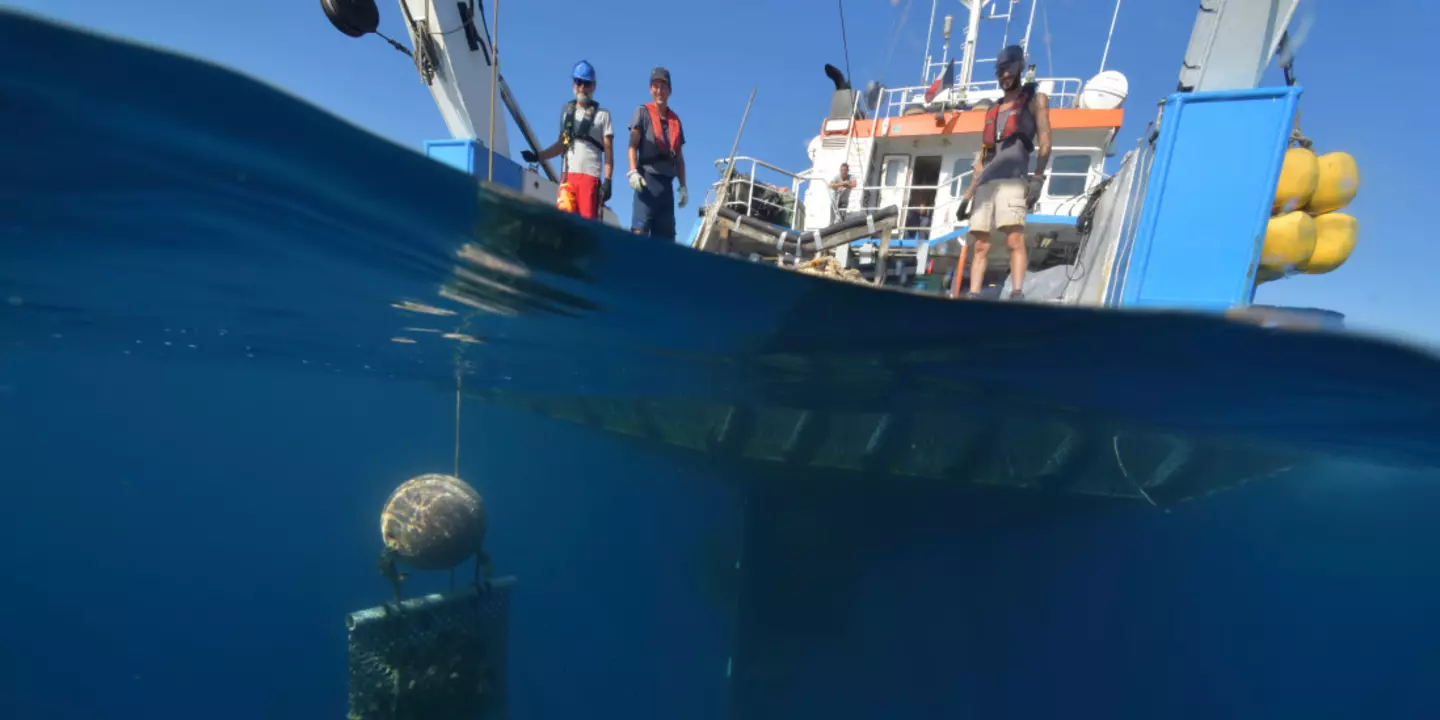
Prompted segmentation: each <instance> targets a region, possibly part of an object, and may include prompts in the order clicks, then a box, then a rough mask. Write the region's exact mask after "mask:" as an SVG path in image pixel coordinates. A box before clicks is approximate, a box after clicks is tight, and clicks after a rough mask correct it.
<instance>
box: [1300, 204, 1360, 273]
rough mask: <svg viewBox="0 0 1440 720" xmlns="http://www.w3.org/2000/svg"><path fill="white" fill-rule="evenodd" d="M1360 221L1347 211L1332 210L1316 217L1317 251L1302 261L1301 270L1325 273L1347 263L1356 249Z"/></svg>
mask: <svg viewBox="0 0 1440 720" xmlns="http://www.w3.org/2000/svg"><path fill="white" fill-rule="evenodd" d="M1359 235H1360V221H1359V220H1356V219H1355V218H1354V216H1351V215H1346V214H1345V213H1340V212H1332V213H1325V214H1324V215H1320V216H1317V217H1316V218H1315V251H1314V252H1312V253H1311V254H1310V258H1309V259H1307V260H1306V261H1305V262H1304V263H1302V264H1301V265H1300V266H1299V267H1300V271H1301V272H1305V273H1309V274H1311V275H1323V274H1325V273H1328V272H1330V271H1331V270H1334V269H1335V268H1338V267H1340V266H1341V265H1344V264H1345V261H1346V260H1349V259H1350V253H1352V252H1354V250H1355V239H1356V237H1358V236H1359Z"/></svg>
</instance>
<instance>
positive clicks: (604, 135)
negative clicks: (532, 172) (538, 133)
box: [520, 60, 615, 220]
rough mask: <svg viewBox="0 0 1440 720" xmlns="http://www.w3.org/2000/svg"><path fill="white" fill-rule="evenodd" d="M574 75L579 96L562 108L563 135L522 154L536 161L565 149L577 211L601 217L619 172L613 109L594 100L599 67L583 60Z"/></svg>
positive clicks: (564, 172) (563, 174)
mask: <svg viewBox="0 0 1440 720" xmlns="http://www.w3.org/2000/svg"><path fill="white" fill-rule="evenodd" d="M570 75H571V79H572V80H573V81H574V83H575V99H574V100H571V101H569V102H567V103H565V107H564V108H563V109H562V110H561V111H560V139H559V140H556V141H555V144H554V145H551V146H550V147H548V148H545V149H544V150H541V151H540V153H539V154H538V155H537V154H536V153H533V152H530V151H529V150H523V151H521V153H520V157H522V158H524V159H525V162H528V163H535V162H539V161H541V160H549V159H550V158H552V157H555V156H556V155H559V154H560V153H562V152H563V153H565V159H564V161H563V165H562V166H561V170H560V182H561V183H569V184H570V186H571V187H573V188H575V211H576V212H577V213H579V215H580V217H583V218H588V219H590V220H599V219H600V208H601V207H602V206H603V205H604V204H605V203H606V202H607V201H608V200H609V199H610V178H611V177H613V176H614V174H615V128H614V126H613V125H612V124H611V122H610V111H609V110H605V109H603V108H601V107H600V105H599V103H596V102H595V100H594V96H595V68H594V67H592V66H591V65H590V63H589V62H586V61H584V60H581V61H580V62H578V63H575V68H574V69H573V70H572V71H571V72H570ZM602 155H603V156H604V157H603V160H602V157H601V156H602ZM602 178H603V179H602Z"/></svg>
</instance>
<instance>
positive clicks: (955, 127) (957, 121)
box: [821, 108, 1125, 138]
mask: <svg viewBox="0 0 1440 720" xmlns="http://www.w3.org/2000/svg"><path fill="white" fill-rule="evenodd" d="M1124 121H1125V111H1124V110H1123V109H1120V108H1117V109H1114V110H1090V109H1082V108H1063V109H1052V110H1051V111H1050V129H1051V130H1096V129H1104V128H1118V127H1120V125H1121V124H1122V123H1123V122H1124ZM983 129H985V111H984V110H966V111H964V112H955V111H950V112H946V113H945V117H944V119H943V120H942V121H941V122H940V123H938V124H937V123H936V122H935V114H934V113H924V114H921V115H905V116H901V117H892V118H890V120H889V129H888V131H887V129H886V121H885V120H858V121H856V122H855V137H857V138H868V137H870V136H871V134H872V133H874V134H875V135H877V136H879V137H891V138H897V137H922V136H928V135H963V134H966V133H979V132H980V131H981V130H983ZM821 134H822V135H827V136H834V135H845V134H846V130H825V129H824V125H823V124H822V125H821Z"/></svg>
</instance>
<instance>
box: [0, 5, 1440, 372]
mask: <svg viewBox="0 0 1440 720" xmlns="http://www.w3.org/2000/svg"><path fill="white" fill-rule="evenodd" d="M7 4H8V5H10V6H18V7H20V8H25V9H28V10H32V11H35V12H38V13H41V14H44V15H47V16H49V17H52V18H57V19H60V20H64V21H68V22H72V23H76V24H79V25H82V26H85V27H89V28H93V29H96V30H99V31H102V32H106V33H111V34H116V35H121V36H125V37H129V38H134V39H137V40H140V41H142V42H146V43H150V44H153V45H158V46H161V47H165V48H169V49H173V50H178V51H181V52H184V53H188V54H191V55H195V56H198V57H202V58H205V59H209V60H212V61H215V62H218V63H220V64H222V65H225V66H227V67H230V68H233V69H236V70H239V71H241V72H244V73H246V74H249V75H251V76H253V77H257V78H260V79H262V80H265V81H267V82H269V83H271V84H272V85H275V86H277V87H280V88H283V89H285V90H287V91H289V92H290V93H293V94H295V95H297V96H300V97H302V98H305V99H308V100H309V101H310V102H312V103H315V104H316V105H319V106H321V107H323V108H325V109H327V110H329V111H331V112H333V113H335V114H336V115H339V116H341V117H343V118H345V119H347V120H349V121H350V122H353V123H355V124H357V125H359V126H361V127H364V128H367V129H369V130H371V131H373V132H375V133H377V134H379V135H381V136H384V137H387V138H389V139H391V140H393V141H395V142H397V143H400V144H403V145H406V146H410V147H413V148H416V149H417V150H418V149H419V148H420V147H421V145H422V143H423V142H424V141H425V140H427V139H436V138H443V137H448V133H447V132H446V130H445V127H444V125H443V123H442V122H441V121H440V118H439V115H438V113H437V112H436V111H435V108H434V105H433V103H432V102H431V99H430V96H429V93H428V92H427V90H426V88H425V87H424V85H423V84H422V83H421V82H420V80H419V78H418V76H417V74H416V73H415V70H414V66H413V65H412V64H411V62H410V61H409V60H408V59H407V58H406V57H404V56H403V55H401V54H399V53H397V52H395V51H394V50H392V49H390V48H389V46H387V45H386V44H385V43H384V42H383V41H381V40H379V39H378V38H374V37H369V38H365V39H362V40H353V39H350V38H348V37H345V36H343V35H341V34H340V33H339V32H336V31H335V30H334V29H333V28H332V27H331V26H330V24H329V22H328V21H327V20H326V19H325V15H324V13H323V12H322V11H321V9H320V3H319V2H316V1H315V0H245V1H244V2H234V1H233V0H199V1H197V0H129V1H128V2H115V1H114V0H18V1H17V0H11V1H10V2H8V3H7ZM907 5H908V6H909V7H908V11H907V9H906V8H907ZM379 6H380V12H381V19H382V22H381V30H382V31H383V32H386V34H388V35H391V36H392V37H396V38H404V37H405V32H404V29H403V25H402V23H401V21H400V13H399V7H398V3H396V2H395V0H380V2H379ZM1196 6H1197V3H1195V2H1193V1H1191V2H1180V1H1175V0H1165V1H1164V2H1157V1H1156V0H1128V1H1126V2H1124V4H1123V5H1122V6H1121V11H1120V18H1119V23H1118V25H1117V27H1116V29H1115V40H1114V44H1113V45H1112V47H1111V50H1110V57H1109V61H1108V63H1107V66H1108V67H1110V68H1113V69H1118V70H1121V71H1123V72H1124V73H1125V74H1126V75H1127V76H1128V77H1129V79H1130V99H1129V101H1128V102H1127V103H1126V108H1127V121H1126V127H1125V129H1124V130H1123V131H1122V137H1121V142H1120V144H1119V146H1118V147H1119V148H1120V149H1121V150H1122V151H1123V150H1124V149H1127V148H1129V147H1133V145H1134V139H1135V138H1136V137H1137V136H1138V134H1139V133H1140V132H1141V131H1142V130H1143V128H1144V126H1145V124H1146V123H1148V122H1149V121H1150V120H1152V119H1153V118H1154V114H1155V112H1154V111H1155V101H1157V100H1159V99H1160V98H1161V97H1162V96H1163V95H1164V94H1165V93H1167V92H1170V91H1173V90H1174V88H1175V83H1176V81H1177V79H1178V72H1179V68H1180V60H1181V57H1182V55H1183V54H1184V50H1185V44H1186V42H1187V40H1188V39H1189V34H1190V28H1191V24H1192V23H1193V21H1194V17H1195V10H1196ZM767 7H768V8H769V9H767ZM1113 7H1114V5H1113V2H1112V0H1043V4H1042V5H1041V8H1042V11H1043V12H1042V13H1040V14H1038V15H1037V19H1036V31H1035V36H1034V40H1033V41H1032V46H1031V47H1032V55H1033V57H1034V59H1035V61H1036V62H1037V63H1038V65H1039V68H1038V69H1039V71H1040V73H1041V74H1042V75H1043V74H1050V73H1049V72H1047V67H1046V65H1047V62H1046V58H1045V55H1044V53H1045V49H1046V45H1045V43H1044V42H1043V38H1044V37H1045V34H1046V33H1045V23H1044V21H1045V20H1047V19H1048V26H1049V31H1050V32H1049V33H1048V34H1049V37H1050V43H1049V49H1050V52H1051V54H1052V56H1053V59H1054V63H1055V66H1056V70H1055V72H1054V74H1057V75H1063V76H1079V77H1089V76H1090V75H1092V74H1094V72H1095V71H1096V70H1098V68H1099V59H1100V53H1101V49H1102V47H1103V45H1104V42H1105V33H1106V30H1107V28H1108V26H1109V22H1110V16H1111V11H1112V9H1113ZM929 8H930V3H929V1H928V0H848V1H847V2H846V3H845V20H846V26H847V29H848V31H849V45H850V64H851V69H852V72H853V76H854V79H855V84H856V85H863V84H864V82H866V81H868V80H870V79H873V78H876V77H880V78H881V79H882V80H883V81H884V82H886V84H887V85H890V86H898V85H909V84H916V83H918V80H919V78H918V76H919V68H920V63H921V59H922V56H923V52H924V46H925V31H926V24H927V22H928V20H929ZM490 11H491V8H490V6H489V4H488V3H487V7H486V16H487V19H488V17H489V14H490ZM947 12H948V13H950V14H953V15H955V16H956V18H957V22H959V21H960V18H961V17H962V15H963V12H964V10H963V8H962V6H961V5H960V3H959V2H955V1H954V0H948V1H942V2H941V11H940V14H941V15H944V14H945V13H947ZM1301 12H1302V13H1303V12H1310V13H1312V14H1313V17H1314V25H1313V27H1312V28H1311V30H1310V32H1309V34H1308V36H1307V37H1306V40H1305V44H1304V46H1303V47H1302V48H1301V51H1300V57H1299V61H1298V63H1297V71H1298V73H1299V77H1300V82H1301V84H1302V85H1304V87H1305V94H1304V96H1303V97H1302V99H1301V105H1302V112H1303V125H1304V130H1305V133H1306V135H1308V136H1309V137H1310V138H1312V139H1313V140H1315V142H1316V149H1317V151H1319V152H1327V151H1331V150H1344V151H1346V152H1349V153H1351V154H1353V155H1354V156H1355V158H1356V160H1357V161H1358V163H1359V166H1360V175H1361V188H1360V194H1359V197H1357V198H1356V200H1355V202H1354V203H1352V204H1351V206H1350V208H1349V209H1348V211H1349V212H1351V213H1352V214H1354V215H1355V216H1356V217H1358V218H1359V220H1360V228H1361V231H1360V240H1359V244H1358V246H1357V248H1356V250H1355V253H1354V255H1353V256H1352V258H1351V260H1350V262H1349V263H1347V264H1346V265H1345V266H1343V267H1341V268H1340V269H1339V270H1337V271H1335V272H1333V273H1331V274H1330V275H1327V276H1321V277H1299V278H1291V279H1289V280H1285V281H1282V282H1279V283H1272V284H1270V285H1267V286H1266V287H1264V288H1262V289H1261V291H1260V296H1259V298H1258V301H1260V302H1264V303H1274V304H1285V305H1301V306H1314V307H1328V308H1333V309H1336V310H1339V311H1341V312H1344V313H1346V315H1347V316H1348V317H1349V318H1350V322H1351V324H1352V325H1353V326H1356V327H1360V328H1364V329H1367V330H1375V331H1381V332H1385V333H1389V334H1399V335H1403V336H1406V337H1408V338H1411V339H1415V340H1420V341H1422V342H1426V343H1427V344H1440V316H1437V315H1436V314H1435V313H1433V312H1431V313H1427V312H1426V311H1425V310H1424V309H1423V308H1424V307H1426V306H1429V305H1433V304H1434V301H1433V300H1432V299H1431V298H1429V297H1427V296H1426V295H1425V294H1424V293H1423V291H1422V288H1424V287H1427V286H1429V285H1430V284H1431V283H1433V282H1434V281H1433V280H1432V275H1433V273H1434V272H1435V269H1436V268H1437V267H1440V249H1437V240H1436V238H1435V237H1434V234H1435V230H1434V228H1432V227H1431V226H1429V225H1427V224H1425V223H1426V221H1425V220H1423V218H1422V217H1420V214H1419V213H1418V210H1419V209H1420V208H1421V207H1423V206H1422V205H1421V203H1422V200H1421V197H1420V195H1421V193H1420V190H1421V189H1422V188H1423V187H1428V186H1433V184H1434V178H1433V177H1432V174H1433V173H1434V172H1435V169H1434V167H1433V162H1432V161H1431V160H1430V158H1431V157H1433V156H1434V154H1435V153H1434V152H1433V150H1427V149H1426V148H1427V147H1428V145H1427V141H1426V140H1424V131H1425V129H1426V128H1428V127H1429V124H1430V122H1431V121H1430V119H1429V116H1428V112H1430V111H1431V110H1427V108H1430V107H1431V104H1432V103H1434V102H1436V101H1435V99H1434V97H1435V95H1434V93H1433V92H1431V91H1430V89H1429V88H1428V86H1427V85H1426V80H1427V79H1428V75H1427V72H1428V71H1427V70H1426V68H1433V67H1435V63H1434V61H1433V50H1432V49H1431V48H1430V47H1429V42H1428V40H1427V38H1428V36H1427V35H1426V34H1425V33H1424V32H1418V33H1417V32H1409V33H1405V34H1403V35H1402V34H1400V33H1397V29H1399V28H1405V27H1409V28H1424V27H1440V8H1437V7H1436V5H1435V4H1433V3H1422V2H1414V1H1413V0H1410V1H1409V2H1406V1H1405V0H1374V1H1373V2H1367V3H1363V4H1359V5H1357V4H1355V3H1352V2H1342V1H1340V0H1307V2H1306V4H1305V6H1302V11H1301ZM902 15H903V17H904V22H903V24H901V23H900V21H901V19H902ZM897 27H898V30H897ZM1020 27H1022V28H1023V21H1021V25H1020ZM499 31H500V36H499V48H500V53H501V63H502V68H503V71H504V73H505V75H506V78H507V79H508V80H509V81H510V84H511V87H512V89H513V90H514V92H515V95H516V97H517V99H518V100H519V102H520V104H521V107H522V108H523V109H524V111H525V113H526V115H527V116H528V117H529V119H530V121H531V124H532V125H534V126H535V127H537V131H538V132H541V133H542V134H545V135H548V133H549V131H550V129H551V128H552V127H554V124H555V114H556V113H557V112H558V109H559V106H560V104H561V103H562V102H564V100H565V99H566V98H567V97H568V94H569V92H570V88H569V71H570V68H571V66H572V65H573V64H574V63H575V61H576V60H579V59H581V58H585V59H588V60H590V62H591V63H593V64H594V65H595V66H596V68H597V72H598V75H599V87H598V89H597V98H598V99H599V100H600V102H601V103H602V104H605V105H608V106H611V107H614V108H617V109H619V111H620V112H619V114H620V115H621V116H628V110H629V108H632V107H634V106H635V105H637V104H639V103H641V102H644V101H645V100H646V98H647V94H646V86H647V81H648V71H649V69H650V68H651V67H653V66H655V65H665V66H666V67H668V68H669V69H670V71H671V73H672V74H673V76H674V88H675V92H674V96H673V98H672V103H673V104H674V106H675V108H676V110H677V111H678V112H680V113H681V116H682V117H683V118H684V119H685V122H686V135H687V137H688V139H689V144H688V145H687V146H686V155H687V157H688V158H689V161H690V162H689V167H690V176H691V179H690V184H691V186H692V190H693V194H694V196H695V199H694V200H692V203H698V202H699V197H700V195H701V194H702V193H703V188H704V187H705V186H706V184H707V183H708V182H712V181H713V179H714V178H715V174H714V169H713V165H712V164H711V163H712V162H713V160H714V159H715V158H721V157H725V156H727V155H728V154H729V151H730V145H731V142H732V141H733V139H734V136H735V131H736V128H737V127H738V125H739V122H740V116H741V113H742V112H743V110H744V106H745V99H746V97H747V96H748V94H749V92H750V89H751V88H752V87H754V86H757V85H758V87H759V92H758V93H757V95H756V100H755V107H754V109H753V110H752V111H751V119H750V122H749V125H748V128H747V130H746V133H745V137H744V139H743V140H742V142H741V146H740V152H741V154H745V155H753V156H757V157H760V158H764V159H766V160H769V161H771V162H773V163H775V164H777V165H780V166H781V167H787V168H791V169H794V170H801V169H804V167H805V166H806V164H807V158H806V151H805V146H806V143H807V142H808V141H809V140H810V138H811V137H813V136H814V135H815V134H816V133H817V131H818V128H819V126H820V123H821V120H822V119H823V116H824V113H825V112H826V111H827V109H828V106H829V96H830V90H831V89H832V86H831V85H830V82H829V80H827V79H826V78H825V76H824V74H823V72H822V67H823V66H824V64H825V63H827V62H829V63H833V64H835V65H836V66H839V67H844V63H845V55H844V52H843V50H842V47H841V42H840V39H841V33H840V23H839V16H838V13H837V3H836V2H835V1H834V0H783V2H781V1H778V0H726V1H725V2H683V3H678V4H675V3H670V4H666V3H656V2H654V0H648V1H641V0H607V1H606V2H578V1H577V0H545V1H544V2H537V1H535V0H502V2H501V6H500V28H499ZM937 36H938V32H937ZM587 37H588V38H592V39H590V40H586V39H585V38H587ZM893 38H898V42H895V43H894V45H893V51H892V50H891V47H892V39H893ZM1401 38H1405V39H1401ZM887 58H888V61H887ZM1278 75H1279V73H1278V72H1277V71H1275V70H1273V69H1272V71H1271V74H1270V78H1271V82H1275V83H1278V82H1279V77H1278ZM1411 108H1415V109H1417V110H1418V118H1416V116H1415V113H1413V112H1412V111H1411V110H1410V109H1411ZM1412 118H1413V119H1412ZM511 138H512V140H511V142H512V152H513V153H514V154H516V155H518V152H519V148H520V144H521V143H523V141H522V140H520V139H519V135H518V134H517V133H514V132H513V131H512V133H511ZM546 139H548V138H546ZM1411 142H1414V143H1416V144H1415V145H1413V146H1411V145H1408V143H1411ZM1218 152H1223V148H1222V149H1218ZM623 168H624V165H623V160H622V162H621V164H620V165H619V170H620V173H623V171H624V170H623ZM1427 178H1428V179H1427ZM1217 190H1220V189H1217ZM1432 202H1433V201H1432ZM611 206H612V207H614V208H615V209H616V210H617V211H618V212H619V213H620V215H621V217H622V220H623V219H628V217H629V189H628V188H627V187H625V186H624V183H623V182H617V183H616V188H615V197H614V199H613V200H612V201H611ZM693 208H694V205H692V206H691V207H690V208H687V209H686V211H685V212H686V213H687V214H688V213H689V212H690V211H692V210H693ZM689 224H690V223H689V222H688V220H687V218H686V217H685V216H684V215H682V218H681V223H680V225H681V228H682V230H684V229H686V228H688V227H689Z"/></svg>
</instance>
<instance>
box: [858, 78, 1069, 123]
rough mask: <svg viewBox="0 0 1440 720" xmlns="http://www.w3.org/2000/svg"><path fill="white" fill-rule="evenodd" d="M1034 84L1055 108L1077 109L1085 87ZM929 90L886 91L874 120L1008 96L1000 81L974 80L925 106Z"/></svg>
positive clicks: (1051, 81) (1056, 81) (1065, 82)
mask: <svg viewBox="0 0 1440 720" xmlns="http://www.w3.org/2000/svg"><path fill="white" fill-rule="evenodd" d="M1035 82H1036V83H1037V84H1038V85H1039V87H1040V92H1043V93H1045V94H1046V95H1047V96H1049V98H1050V107H1051V108H1055V109H1063V108H1073V107H1076V106H1077V105H1078V103H1079V101H1080V90H1081V88H1082V87H1083V86H1084V81H1082V80H1081V79H1080V78H1068V77H1066V78H1038V79H1037V80H1036V81H1035ZM927 87H928V86H926V85H912V86H909V87H901V88H888V89H886V90H885V91H884V92H882V93H881V94H880V100H879V102H878V103H877V106H878V107H877V108H876V114H875V119H876V120H885V119H887V118H892V117H900V116H903V115H904V114H905V111H906V110H907V109H910V108H921V109H922V110H924V111H925V112H933V111H934V110H935V109H936V108H937V107H938V106H940V105H942V104H943V105H944V107H945V108H946V109H954V108H955V107H956V105H957V102H958V101H960V100H962V99H963V101H964V102H965V103H967V104H971V105H973V104H974V103H976V102H979V101H981V100H992V101H997V102H998V101H999V99H1000V98H1002V97H1004V95H1005V91H1004V90H1001V89H1000V81H998V80H982V81H972V82H971V83H970V84H969V85H967V86H964V87H963V88H962V87H961V85H960V83H959V82H956V83H954V84H953V85H951V86H950V87H948V88H941V89H940V93H939V94H937V95H936V97H935V100H933V101H932V102H931V104H930V105H926V104H925V90H926V89H927ZM962 90H963V93H962Z"/></svg>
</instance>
